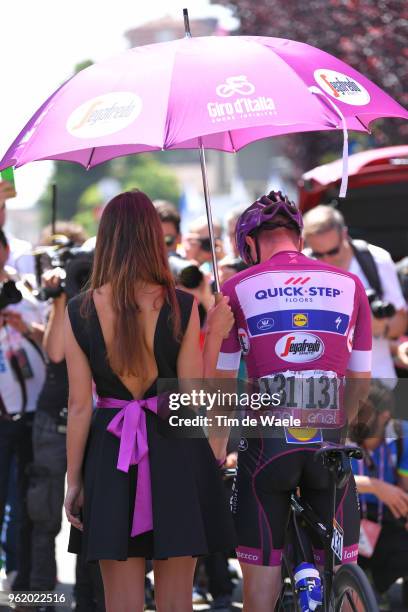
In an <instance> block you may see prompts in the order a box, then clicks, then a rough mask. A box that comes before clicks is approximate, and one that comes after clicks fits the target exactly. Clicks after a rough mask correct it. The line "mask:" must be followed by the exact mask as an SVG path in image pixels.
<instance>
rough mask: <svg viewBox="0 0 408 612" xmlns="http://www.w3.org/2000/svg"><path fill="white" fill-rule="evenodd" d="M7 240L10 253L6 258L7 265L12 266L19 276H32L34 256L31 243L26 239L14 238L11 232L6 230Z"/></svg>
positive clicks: (33, 272)
mask: <svg viewBox="0 0 408 612" xmlns="http://www.w3.org/2000/svg"><path fill="white" fill-rule="evenodd" d="M6 238H7V242H8V244H9V248H10V255H9V258H8V260H7V265H8V266H10V267H11V268H14V269H15V270H16V271H17V272H18V273H19V275H20V276H24V275H26V274H30V275H32V276H34V274H35V266H34V256H33V254H32V250H33V247H32V244H31V243H30V242H28V241H27V240H20V238H15V237H14V236H13V235H12V234H9V233H8V232H6Z"/></svg>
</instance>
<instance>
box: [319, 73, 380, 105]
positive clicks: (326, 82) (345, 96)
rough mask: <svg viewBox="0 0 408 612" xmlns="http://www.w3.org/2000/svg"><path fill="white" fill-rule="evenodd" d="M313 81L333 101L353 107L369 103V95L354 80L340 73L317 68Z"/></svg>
mask: <svg viewBox="0 0 408 612" xmlns="http://www.w3.org/2000/svg"><path fill="white" fill-rule="evenodd" d="M314 78H315V81H316V83H317V84H318V85H320V87H321V88H322V89H323V90H324V91H325V92H326V93H328V94H329V96H331V97H332V98H334V99H335V100H338V101H339V102H344V104H352V105H353V106H364V105H365V104H368V103H369V102H370V94H369V93H368V91H367V90H366V88H365V87H363V85H361V83H359V82H358V81H356V79H355V78H352V77H349V76H347V75H346V74H343V73H342V72H336V71H335V70H326V69H325V68H319V69H318V70H315V71H314Z"/></svg>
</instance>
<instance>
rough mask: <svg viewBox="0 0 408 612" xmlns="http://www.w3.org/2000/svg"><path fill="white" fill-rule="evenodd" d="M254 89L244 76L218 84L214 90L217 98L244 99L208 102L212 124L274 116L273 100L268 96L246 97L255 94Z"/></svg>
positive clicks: (233, 77) (228, 78)
mask: <svg viewBox="0 0 408 612" xmlns="http://www.w3.org/2000/svg"><path fill="white" fill-rule="evenodd" d="M255 89H256V88H255V85H254V84H253V83H251V82H250V81H248V77H247V76H246V75H244V74H240V75H237V76H230V77H227V78H226V79H225V81H224V83H220V84H219V85H217V87H216V88H215V93H216V94H217V96H218V97H220V98H224V99H227V98H228V99H229V98H233V97H234V96H245V97H236V98H235V99H234V100H232V99H231V100H229V101H228V102H208V104H207V111H208V115H209V117H210V118H211V119H212V122H213V123H216V122H220V121H233V120H234V119H246V118H248V117H253V116H256V117H263V116H267V115H276V106H275V102H274V100H273V98H270V97H269V96H256V97H253V98H250V97H248V96H251V95H252V94H254V93H255Z"/></svg>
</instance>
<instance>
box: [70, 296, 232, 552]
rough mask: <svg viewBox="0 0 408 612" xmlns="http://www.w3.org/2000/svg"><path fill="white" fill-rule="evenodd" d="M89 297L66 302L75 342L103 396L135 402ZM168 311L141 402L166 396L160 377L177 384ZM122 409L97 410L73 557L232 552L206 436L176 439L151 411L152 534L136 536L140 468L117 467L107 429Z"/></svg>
mask: <svg viewBox="0 0 408 612" xmlns="http://www.w3.org/2000/svg"><path fill="white" fill-rule="evenodd" d="M84 296H85V294H81V295H79V296H77V297H75V298H73V299H72V300H70V302H69V303H68V313H69V317H70V321H71V326H72V330H73V333H74V335H75V338H76V340H77V342H78V344H79V346H80V347H81V349H82V351H83V352H84V353H85V355H86V357H87V359H88V361H89V364H90V368H91V370H92V376H93V380H94V383H95V386H96V392H97V394H98V396H99V397H104V398H117V399H120V400H127V401H131V400H132V399H133V398H132V395H131V394H130V392H129V391H128V389H127V388H126V387H125V386H124V385H123V383H122V382H121V380H120V379H119V378H118V377H117V376H116V375H115V374H114V372H113V371H112V369H111V368H110V366H109V364H108V361H107V357H106V347H105V342H104V338H103V334H102V329H101V326H100V322H99V319H98V315H97V312H96V308H95V304H94V302H93V300H92V299H91V301H90V313H89V314H88V316H87V317H86V318H84V317H83V316H82V314H81V312H80V307H81V304H82V301H83V299H84ZM177 299H178V302H179V305H180V310H181V321H182V330H183V332H184V331H185V329H186V327H187V324H188V321H189V318H190V314H191V309H192V304H193V298H192V296H191V295H189V294H187V293H185V292H183V291H180V290H177ZM169 315H170V306H169V304H168V303H167V302H165V303H164V304H163V307H162V308H161V311H160V313H159V317H158V320H157V326H156V330H155V336H154V355H155V359H156V363H157V368H158V378H157V380H156V381H155V382H154V383H153V384H152V386H151V387H150V388H149V389H148V391H147V392H146V393H145V396H144V398H148V397H154V396H156V395H157V393H158V389H159V391H160V392H161V386H160V385H159V379H160V380H163V379H176V378H177V368H176V364H177V356H178V352H179V348H180V343H179V342H177V341H176V340H175V339H174V337H173V333H172V328H171V323H170V319H169ZM118 411H119V408H108V409H106V408H100V409H96V410H95V412H94V415H93V419H92V425H91V429H90V434H89V438H88V444H87V449H86V453H85V459H84V466H83V478H84V507H83V524H84V529H83V532H80V531H79V530H77V529H75V528H74V527H72V528H71V536H70V542H69V551H70V552H73V553H79V552H81V551H82V553H83V555H84V557H85V559H86V560H87V561H95V560H99V559H116V560H124V559H127V558H128V557H145V558H149V559H166V558H169V557H178V556H198V555H206V554H209V553H213V552H220V551H225V552H227V551H230V550H231V549H233V548H234V546H235V544H236V542H235V534H234V528H233V524H232V519H231V516H230V511H229V508H228V503H227V499H226V496H225V487H224V486H223V483H222V480H221V476H220V470H219V468H218V466H217V463H216V461H215V458H214V455H213V453H212V450H211V448H210V446H209V444H208V441H207V439H206V438H205V437H204V434H202V435H201V437H194V438H186V437H183V436H180V434H179V435H176V436H174V435H172V432H171V431H170V430H174V428H173V427H169V426H168V423H167V422H166V420H165V419H163V417H161V416H158V415H156V414H154V413H152V412H150V411H148V410H146V411H145V414H146V425H147V438H148V445H149V463H150V477H151V492H152V515H153V529H152V530H151V531H147V532H145V533H142V534H140V535H137V536H135V537H131V535H130V533H131V524H132V518H133V510H134V500H135V491H136V483H137V477H138V467H137V465H133V466H131V467H130V469H129V472H128V473H125V472H121V471H119V470H118V469H117V461H118V452H119V439H118V438H117V437H115V436H114V435H113V434H112V433H110V432H109V431H107V426H108V425H109V422H110V421H111V419H112V418H113V417H114V416H115V415H116V414H117V413H118Z"/></svg>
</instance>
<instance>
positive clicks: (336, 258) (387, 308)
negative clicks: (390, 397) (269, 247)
mask: <svg viewBox="0 0 408 612" xmlns="http://www.w3.org/2000/svg"><path fill="white" fill-rule="evenodd" d="M303 219H304V237H305V240H306V243H307V246H308V247H309V248H308V250H307V252H306V254H307V255H310V256H311V257H314V258H316V259H321V260H322V261H324V262H326V263H328V264H330V265H332V266H336V267H338V268H341V269H343V270H348V271H349V272H353V273H354V274H355V275H356V276H358V277H359V279H360V280H361V282H362V283H363V285H364V287H365V289H366V292H367V295H368V297H369V301H370V304H371V312H372V330H373V353H372V355H373V363H372V376H373V378H381V379H382V380H383V381H384V384H387V385H388V386H389V387H392V388H393V387H394V386H395V384H396V373H395V368H394V364H393V360H392V356H391V349H390V345H389V340H391V339H393V338H399V337H400V336H401V335H402V334H403V333H404V332H405V329H406V325H407V313H406V305H405V300H404V297H403V295H402V292H401V288H400V284H399V282H398V277H397V273H396V269H395V265H394V263H393V261H392V259H391V256H390V254H389V253H388V252H387V251H385V250H384V249H381V248H380V247H377V246H374V245H372V244H367V243H366V242H364V241H362V240H351V239H350V237H349V235H348V232H347V227H346V226H345V223H344V219H343V216H342V214H341V213H340V212H339V211H338V210H336V209H334V208H332V207H331V206H323V205H320V206H316V208H313V209H312V210H310V211H309V212H308V213H306V214H305V216H304V217H303Z"/></svg>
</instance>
